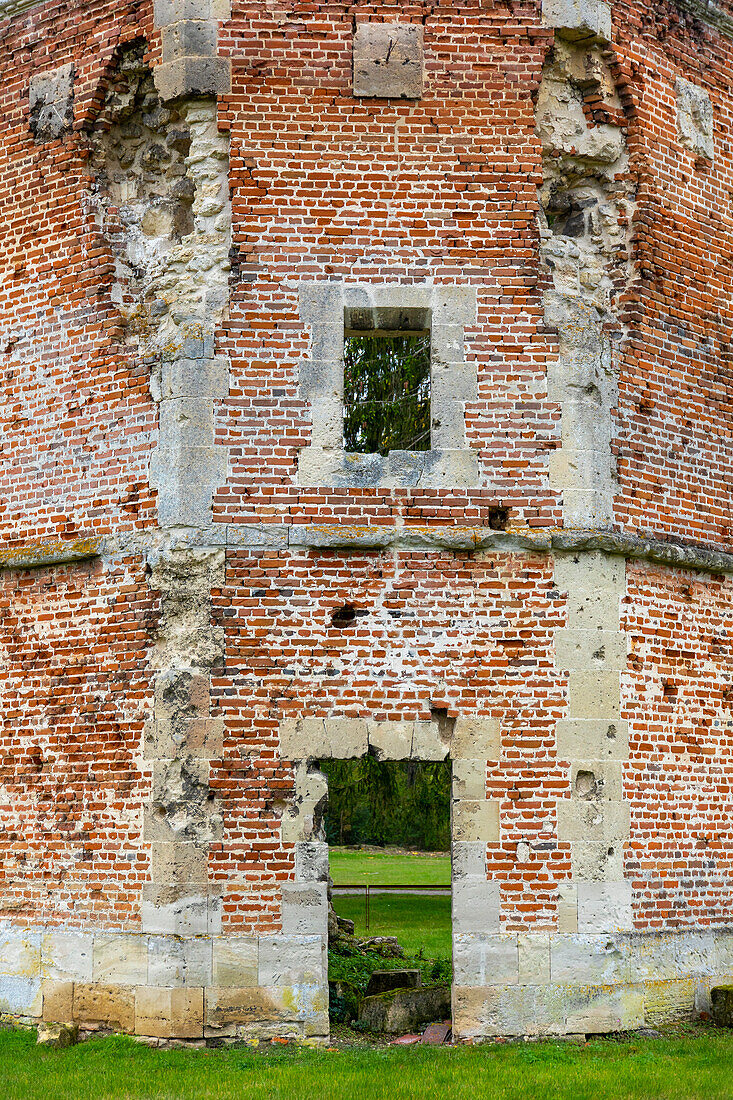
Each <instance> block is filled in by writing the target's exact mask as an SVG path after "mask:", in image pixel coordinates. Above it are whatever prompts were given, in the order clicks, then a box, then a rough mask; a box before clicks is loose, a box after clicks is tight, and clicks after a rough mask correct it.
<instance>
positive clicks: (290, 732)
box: [280, 718, 368, 760]
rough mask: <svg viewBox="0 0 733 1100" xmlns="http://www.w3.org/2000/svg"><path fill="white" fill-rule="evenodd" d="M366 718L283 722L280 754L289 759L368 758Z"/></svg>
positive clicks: (292, 719)
mask: <svg viewBox="0 0 733 1100" xmlns="http://www.w3.org/2000/svg"><path fill="white" fill-rule="evenodd" d="M367 747H368V732H367V721H366V719H364V718H328V719H324V718H291V719H286V720H285V721H283V722H281V723H280V755H281V756H282V757H283V759H285V760H306V759H307V760H312V759H319V758H326V759H335V760H350V759H354V758H356V757H359V756H365V755H366V752H367Z"/></svg>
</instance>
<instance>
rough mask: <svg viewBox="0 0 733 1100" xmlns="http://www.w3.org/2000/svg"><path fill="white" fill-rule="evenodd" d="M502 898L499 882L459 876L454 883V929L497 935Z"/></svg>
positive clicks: (460, 932)
mask: <svg viewBox="0 0 733 1100" xmlns="http://www.w3.org/2000/svg"><path fill="white" fill-rule="evenodd" d="M500 902H501V896H500V888H499V883H498V882H487V880H486V879H485V878H468V877H466V878H459V879H456V880H455V881H454V883H453V932H454V935H456V936H457V935H459V934H462V933H466V932H474V933H476V932H478V933H483V934H485V935H493V934H495V933H497V932H498V931H499V906H500Z"/></svg>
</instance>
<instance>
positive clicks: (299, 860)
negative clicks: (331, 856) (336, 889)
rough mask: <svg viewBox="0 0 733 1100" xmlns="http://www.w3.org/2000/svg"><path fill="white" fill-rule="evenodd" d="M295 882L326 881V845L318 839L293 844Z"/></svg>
mask: <svg viewBox="0 0 733 1100" xmlns="http://www.w3.org/2000/svg"><path fill="white" fill-rule="evenodd" d="M295 878H296V881H297V882H328V845H327V844H325V843H324V842H323V841H320V840H310V841H305V842H303V841H301V842H300V843H299V844H296V845H295Z"/></svg>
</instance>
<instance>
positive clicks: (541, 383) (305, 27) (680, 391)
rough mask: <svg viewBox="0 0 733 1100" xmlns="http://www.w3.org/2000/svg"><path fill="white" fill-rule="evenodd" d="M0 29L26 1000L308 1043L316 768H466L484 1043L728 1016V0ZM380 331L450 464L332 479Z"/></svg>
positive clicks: (731, 275) (732, 147)
mask: <svg viewBox="0 0 733 1100" xmlns="http://www.w3.org/2000/svg"><path fill="white" fill-rule="evenodd" d="M0 28H1V29H2V34H1V35H0V61H1V63H2V70H3V79H2V86H1V88H0V117H2V121H3V126H2V129H1V131H0V143H1V144H2V156H1V157H0V200H1V202H2V210H3V214H4V221H3V234H2V238H1V239H0V254H1V256H2V271H3V280H2V299H1V300H2V310H1V316H0V349H1V351H2V394H3V407H2V408H3V411H2V418H3V430H2V442H1V444H0V446H1V449H2V464H1V465H0V521H1V522H2V540H1V541H0V567H1V570H0V627H1V632H0V670H1V671H0V699H1V700H2V707H1V708H0V1016H1V1017H2V1018H3V1019H7V1020H11V1021H18V1022H25V1023H28V1022H41V1021H45V1023H47V1024H70V1025H73V1026H74V1027H78V1028H79V1029H80V1031H81V1032H82V1033H84V1032H88V1031H90V1030H99V1029H110V1030H116V1031H122V1032H129V1033H133V1034H137V1035H140V1036H146V1037H148V1038H150V1039H156V1038H157V1039H159V1040H161V1041H167V1040H170V1039H184V1040H191V1041H199V1042H204V1041H207V1040H213V1039H217V1038H235V1037H239V1038H251V1039H255V1038H266V1037H268V1036H287V1037H293V1038H296V1039H298V1040H303V1041H308V1042H322V1041H325V1040H326V1039H327V1037H328V1032H329V1020H328V984H327V954H326V949H327V911H328V903H327V878H328V851H327V847H326V845H325V841H324V833H323V814H324V807H325V802H326V798H327V788H326V780H325V776H324V775H323V773H322V772H321V771H320V770H319V766H318V764H319V761H321V760H323V759H329V758H338V759H347V758H352V757H357V756H360V755H363V754H365V753H368V752H372V753H374V754H376V755H377V756H378V757H379V758H381V759H385V760H407V759H415V760H428V761H435V760H450V761H451V762H452V769H453V811H452V836H453V844H452V857H453V933H454V983H453V991H452V1011H453V1030H454V1035H455V1036H456V1038H457V1039H459V1040H467V1039H472V1038H474V1039H478V1038H482V1037H488V1036H493V1035H541V1034H560V1035H562V1034H577V1033H586V1034H588V1033H599V1032H611V1031H617V1030H627V1029H632V1028H637V1027H639V1026H642V1025H655V1024H658V1023H660V1022H664V1021H667V1020H674V1019H680V1018H685V1017H690V1016H693V1015H694V1014H696V1013H701V1012H710V1011H711V1000H710V989H711V987H712V986H715V985H730V984H732V983H733V908H732V902H733V894H732V889H733V659H732V652H733V649H732V647H733V515H732V506H731V492H732V490H733V297H732V290H733V217H732V213H731V191H732V189H733V141H732V140H731V123H732V120H733V94H732V93H731V74H732V73H733V8H732V7H731V5H730V2H729V0H708V2H705V3H701V2H699V0H654V2H653V3H652V4H642V3H636V2H634V3H631V2H629V0H620V2H618V3H614V4H613V5H610V4H607V3H604V2H603V0H544V3H542V2H541V0H520V2H519V3H511V4H508V3H504V2H503V0H444V2H443V0H430V2H427V0H424V2H423V0H420V2H417V0H416V2H412V0H401V2H400V3H392V2H379V3H375V2H361V0H354V2H352V0H348V2H347V0H154V2H153V0H135V2H133V0H114V2H113V0H91V2H87V0H85V2H81V0H0ZM393 330H394V331H417V330H419V331H420V332H423V333H429V334H430V341H429V344H430V385H431V406H430V407H431V418H432V424H431V439H430V446H429V448H428V449H426V450H422V451H392V452H391V453H389V454H388V455H368V454H350V453H349V452H348V451H347V450H346V449H345V447H344V437H343V430H342V422H343V401H344V341H345V339H347V338H348V336H349V333H351V332H353V331H359V332H362V331H366V332H385V331H387V332H391V331H393ZM345 607H346V608H351V609H353V612H354V613H353V614H351V615H340V616H339V614H338V613H339V611H340V610H342V609H344V608H345Z"/></svg>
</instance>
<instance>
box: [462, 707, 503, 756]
mask: <svg viewBox="0 0 733 1100" xmlns="http://www.w3.org/2000/svg"><path fill="white" fill-rule="evenodd" d="M450 754H451V757H452V758H453V759H454V760H460V759H467V760H477V759H481V758H483V759H484V761H486V760H498V759H499V758H500V756H501V734H500V728H499V720H498V719H497V718H477V717H467V716H464V717H461V718H456V721H455V726H454V727H453V736H452V738H451V746H450Z"/></svg>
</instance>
